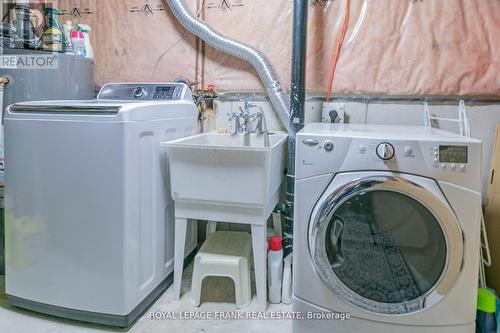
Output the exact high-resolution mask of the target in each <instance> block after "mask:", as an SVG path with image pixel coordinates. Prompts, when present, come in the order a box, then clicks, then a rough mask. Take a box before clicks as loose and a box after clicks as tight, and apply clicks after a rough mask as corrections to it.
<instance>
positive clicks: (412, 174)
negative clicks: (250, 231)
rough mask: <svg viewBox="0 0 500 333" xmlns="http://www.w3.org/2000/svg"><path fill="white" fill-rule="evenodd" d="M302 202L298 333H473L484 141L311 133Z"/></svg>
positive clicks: (303, 145)
mask: <svg viewBox="0 0 500 333" xmlns="http://www.w3.org/2000/svg"><path fill="white" fill-rule="evenodd" d="M295 191H296V194H295V226H294V250H293V255H294V289H293V294H294V296H293V307H294V311H300V312H302V316H303V318H304V320H296V321H294V323H293V332H294V333H299V332H325V333H326V332H335V333H357V332H371V333H382V332H384V333H385V332H406V333H423V332H435V333H452V332H453V333H472V332H474V327H475V324H474V323H475V314H476V299H477V283H478V267H479V246H480V243H479V238H480V237H479V234H480V217H481V142H480V141H478V140H476V139H471V138H465V137H462V136H459V135H456V134H453V133H449V132H445V131H442V130H438V129H433V128H428V127H413V126H383V125H335V124H310V125H308V126H306V127H305V128H304V129H303V130H302V131H301V132H299V134H298V136H297V151H296V183H295ZM349 316H350V319H348V320H341V319H346V318H349ZM311 318H321V319H322V320H307V319H311Z"/></svg>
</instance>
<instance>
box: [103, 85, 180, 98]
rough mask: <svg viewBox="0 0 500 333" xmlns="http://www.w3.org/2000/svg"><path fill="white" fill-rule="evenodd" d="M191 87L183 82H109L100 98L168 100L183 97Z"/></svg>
mask: <svg viewBox="0 0 500 333" xmlns="http://www.w3.org/2000/svg"><path fill="white" fill-rule="evenodd" d="M186 90H189V88H188V87H187V86H186V85H185V84H183V83H158V84H156V83H109V84H106V85H104V86H103V87H102V89H101V91H100V92H99V95H98V96H97V99H98V100H113V101H166V100H180V99H183V98H184V96H185V95H186V94H185V91H186Z"/></svg>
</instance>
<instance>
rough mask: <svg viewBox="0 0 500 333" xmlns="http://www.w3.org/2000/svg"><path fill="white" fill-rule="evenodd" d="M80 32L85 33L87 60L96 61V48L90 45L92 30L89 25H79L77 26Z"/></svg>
mask: <svg viewBox="0 0 500 333" xmlns="http://www.w3.org/2000/svg"><path fill="white" fill-rule="evenodd" d="M76 27H77V29H78V31H81V32H83V36H84V37H85V50H86V52H87V55H86V58H89V59H94V48H93V47H92V44H91V43H90V31H91V30H92V29H91V28H90V26H89V25H87V24H80V23H79V24H77V25H76Z"/></svg>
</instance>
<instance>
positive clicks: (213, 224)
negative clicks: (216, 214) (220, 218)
mask: <svg viewBox="0 0 500 333" xmlns="http://www.w3.org/2000/svg"><path fill="white" fill-rule="evenodd" d="M216 231H217V221H208V222H207V234H206V237H207V238H208V235H210V234H213V233H214V232H216Z"/></svg>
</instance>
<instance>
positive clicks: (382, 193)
mask: <svg viewBox="0 0 500 333" xmlns="http://www.w3.org/2000/svg"><path fill="white" fill-rule="evenodd" d="M318 204H319V205H320V207H319V209H318V210H316V212H317V213H316V216H313V220H312V221H311V224H310V228H309V240H310V250H311V255H312V259H313V262H314V264H315V266H316V270H317V271H318V273H319V274H320V276H321V278H322V279H323V281H324V282H325V283H326V285H327V286H328V287H329V288H330V289H331V290H332V291H333V292H334V293H336V294H337V295H338V296H340V297H341V298H343V299H344V300H345V301H347V302H349V303H351V304H353V305H356V306H358V307H361V308H363V309H366V310H369V311H372V312H376V313H391V314H402V313H409V312H413V311H417V310H420V309H423V308H425V307H426V306H429V305H431V304H432V303H435V302H437V301H438V300H439V299H440V298H441V297H442V296H444V295H445V293H446V291H447V290H448V289H449V287H451V285H452V284H453V282H454V281H455V280H456V278H457V275H458V273H459V271H460V265H461V262H462V255H463V253H462V251H463V242H462V237H461V230H460V228H459V225H458V222H457V221H456V218H455V216H454V214H453V212H452V211H451V210H450V209H449V208H448V206H447V205H446V204H445V203H444V202H443V200H442V199H440V198H438V197H437V196H435V195H434V194H433V193H432V192H430V191H428V190H427V189H425V188H423V187H422V186H419V185H417V184H415V183H413V182H410V181H407V180H405V179H403V178H397V177H370V178H364V179H360V180H356V181H354V182H351V183H349V184H348V185H344V186H343V187H341V188H340V189H337V190H336V191H334V192H333V193H331V194H330V195H327V196H326V199H325V200H323V201H322V202H320V203H318Z"/></svg>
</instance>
